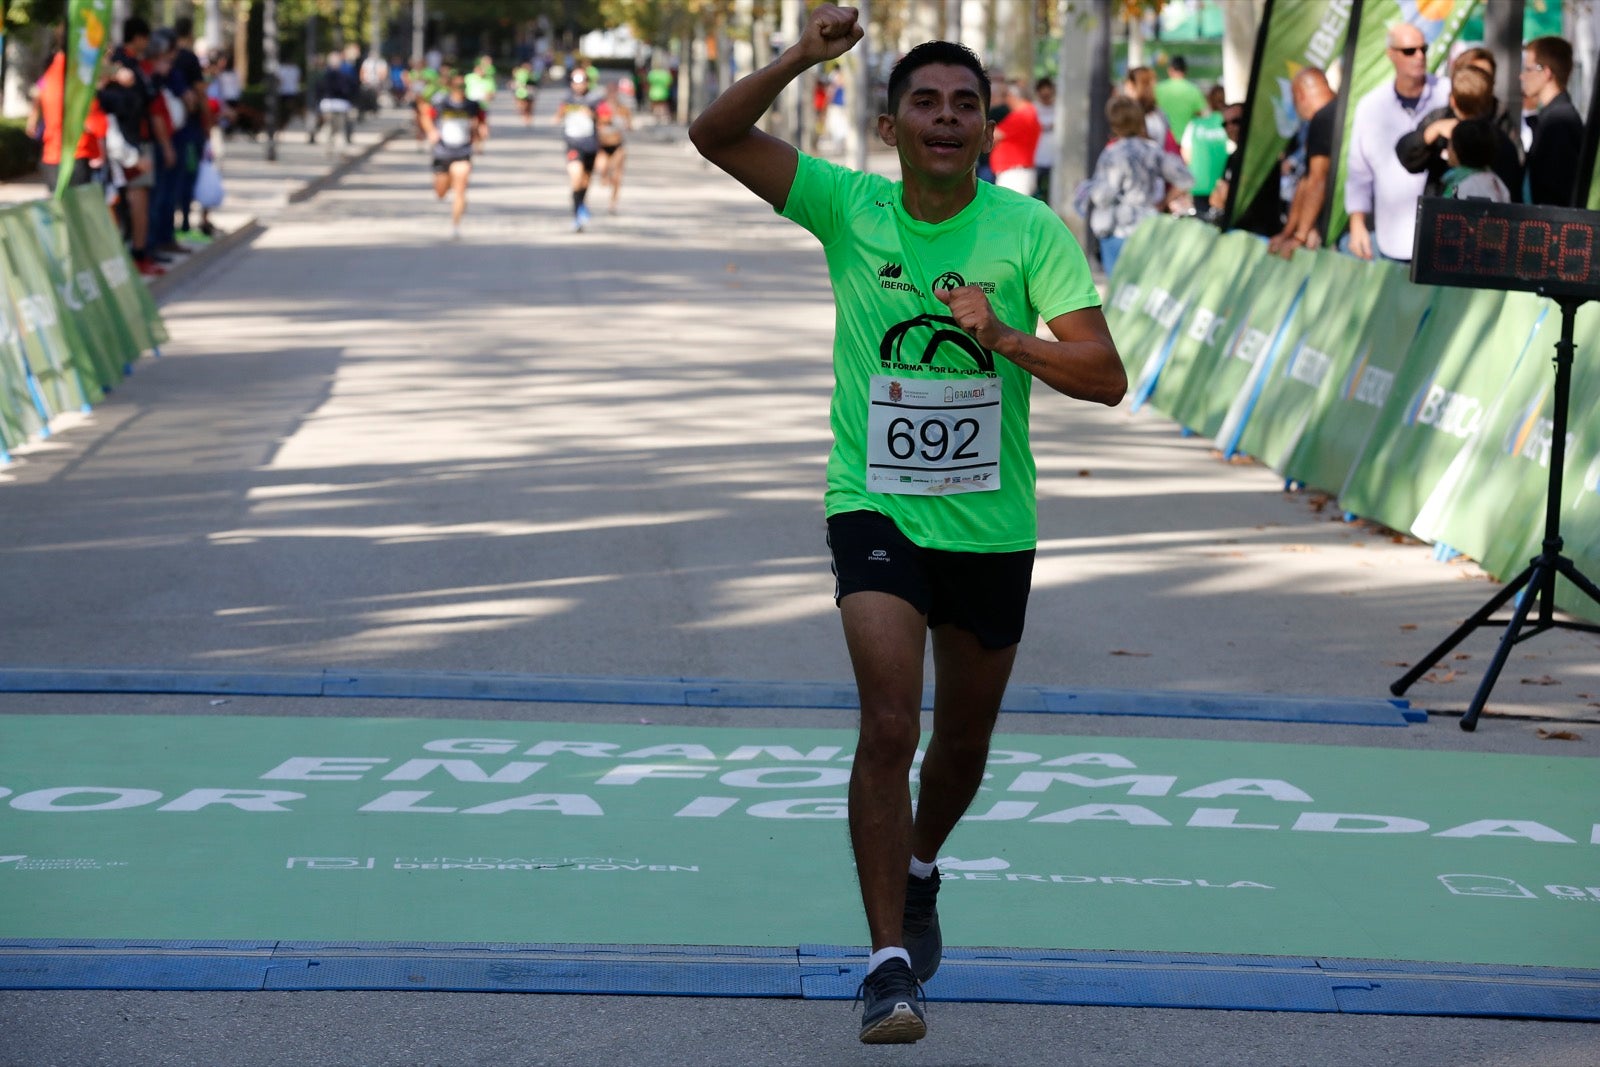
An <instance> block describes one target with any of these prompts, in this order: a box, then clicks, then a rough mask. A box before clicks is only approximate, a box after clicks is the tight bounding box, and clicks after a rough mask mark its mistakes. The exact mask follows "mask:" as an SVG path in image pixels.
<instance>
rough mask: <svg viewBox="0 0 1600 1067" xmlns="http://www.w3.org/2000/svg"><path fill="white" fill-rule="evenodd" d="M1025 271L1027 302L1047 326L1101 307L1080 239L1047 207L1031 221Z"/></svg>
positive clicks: (1035, 213) (1036, 213)
mask: <svg viewBox="0 0 1600 1067" xmlns="http://www.w3.org/2000/svg"><path fill="white" fill-rule="evenodd" d="M1023 269H1024V271H1025V272H1026V275H1027V285H1028V302H1029V303H1031V304H1032V305H1033V306H1034V307H1036V308H1038V309H1039V315H1040V316H1041V317H1042V318H1043V319H1044V320H1045V321H1046V322H1049V321H1050V320H1051V319H1053V318H1055V317H1056V316H1057V315H1065V314H1067V313H1068V312H1072V311H1081V310H1083V309H1084V308H1091V307H1099V306H1100V293H1099V291H1098V290H1096V289H1095V287H1094V277H1093V275H1092V274H1091V273H1090V271H1089V260H1088V258H1087V257H1086V256H1084V254H1083V249H1082V247H1080V246H1079V244H1078V239H1077V238H1076V237H1074V236H1072V231H1071V230H1069V229H1067V224H1066V223H1065V222H1062V221H1061V218H1060V217H1059V216H1058V215H1056V213H1055V212H1054V211H1051V210H1050V208H1049V207H1047V206H1046V205H1044V204H1040V205H1039V208H1038V209H1037V210H1035V211H1034V212H1033V216H1032V219H1031V220H1030V224H1029V227H1028V245H1027V249H1026V252H1025V256H1024V262H1023Z"/></svg>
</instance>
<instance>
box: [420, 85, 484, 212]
mask: <svg viewBox="0 0 1600 1067" xmlns="http://www.w3.org/2000/svg"><path fill="white" fill-rule="evenodd" d="M418 115H419V117H420V118H421V120H422V130H423V136H425V137H426V138H427V139H428V144H429V146H430V147H431V148H432V149H433V192H434V195H435V196H437V197H438V198H439V199H440V200H443V199H444V194H445V193H447V192H453V193H454V194H455V196H454V199H453V200H452V201H451V204H450V236H451V237H452V238H458V237H460V236H461V217H462V216H463V215H465V214H466V213H467V182H468V180H469V179H470V178H471V177H472V150H473V148H474V147H475V146H477V145H480V144H482V143H483V141H485V140H486V139H487V138H488V136H489V116H488V115H487V114H486V113H485V112H484V110H483V107H482V105H480V104H479V103H478V102H477V101H475V100H468V99H467V90H466V82H465V80H464V79H462V78H461V77H460V76H459V75H458V76H456V77H453V78H451V79H450V87H449V88H448V89H446V90H445V91H444V92H442V93H440V94H439V95H437V96H435V97H434V98H433V100H432V102H430V103H429V104H427V105H426V106H424V107H422V108H421V109H420V110H419V111H418Z"/></svg>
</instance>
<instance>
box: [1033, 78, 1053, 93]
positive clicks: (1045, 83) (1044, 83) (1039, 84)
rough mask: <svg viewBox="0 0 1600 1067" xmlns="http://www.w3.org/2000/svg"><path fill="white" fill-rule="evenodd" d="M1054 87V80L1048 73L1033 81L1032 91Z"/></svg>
mask: <svg viewBox="0 0 1600 1067" xmlns="http://www.w3.org/2000/svg"><path fill="white" fill-rule="evenodd" d="M1055 87H1056V80H1055V79H1054V78H1052V77H1050V75H1048V74H1046V75H1045V76H1044V77H1042V78H1040V79H1039V80H1038V81H1036V82H1034V83H1033V91H1034V92H1038V91H1039V90H1040V89H1054V88H1055Z"/></svg>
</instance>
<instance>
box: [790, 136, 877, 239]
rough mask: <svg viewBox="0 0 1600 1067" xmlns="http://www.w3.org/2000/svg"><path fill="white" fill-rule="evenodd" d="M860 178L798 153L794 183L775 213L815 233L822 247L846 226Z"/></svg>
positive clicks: (853, 172) (844, 229) (839, 167)
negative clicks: (781, 206)
mask: <svg viewBox="0 0 1600 1067" xmlns="http://www.w3.org/2000/svg"><path fill="white" fill-rule="evenodd" d="M863 178H864V175H860V174H857V173H856V172H855V171H853V170H846V169H845V168H844V167H841V166H839V165H838V164H835V163H830V162H828V161H827V160H824V159H818V158H817V157H815V156H808V155H806V154H805V153H804V152H801V153H800V156H799V159H798V161H797V163H796V166H795V171H794V184H793V185H791V186H790V187H789V195H788V197H787V198H785V200H784V202H783V208H782V210H780V211H779V212H778V214H780V215H782V216H783V217H784V218H786V219H788V220H789V221H790V222H794V223H797V224H798V225H800V226H801V227H803V228H804V229H806V230H809V231H810V232H811V233H812V234H814V235H816V238H817V240H819V241H821V242H822V244H823V245H824V247H826V246H827V245H831V244H833V242H834V241H836V240H838V239H839V237H841V236H842V235H843V234H844V233H845V232H846V230H847V229H848V226H847V219H848V217H849V211H850V208H851V206H852V205H853V204H854V203H855V202H856V195H857V194H858V192H859V191H858V190H857V188H856V186H857V185H859V184H861V179H863Z"/></svg>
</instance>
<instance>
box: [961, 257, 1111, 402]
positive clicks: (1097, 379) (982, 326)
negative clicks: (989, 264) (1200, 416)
mask: <svg viewBox="0 0 1600 1067" xmlns="http://www.w3.org/2000/svg"><path fill="white" fill-rule="evenodd" d="M934 295H935V296H937V297H938V298H939V299H940V300H941V301H943V302H944V303H945V304H947V305H949V307H950V314H951V317H952V318H954V319H955V320H956V324H957V325H958V326H960V327H961V328H962V329H963V330H965V331H967V333H969V334H971V335H972V338H973V339H974V340H975V341H977V342H978V343H979V344H980V345H982V346H983V347H985V348H987V349H989V350H990V351H992V352H998V353H1000V355H1002V356H1004V357H1005V358H1006V359H1009V360H1010V361H1011V362H1013V363H1015V364H1016V365H1017V366H1019V367H1021V368H1022V369H1023V370H1025V371H1027V372H1028V373H1029V374H1032V375H1033V376H1034V377H1035V378H1038V379H1039V380H1040V381H1041V382H1043V383H1044V384H1046V385H1048V386H1049V387H1050V388H1052V389H1054V390H1055V391H1056V392H1058V393H1061V394H1063V395H1065V396H1070V397H1073V398H1075V399H1078V400H1088V401H1090V402H1092V403H1096V404H1105V405H1106V406H1107V407H1116V406H1117V405H1118V404H1120V403H1121V402H1122V398H1123V396H1125V395H1126V394H1127V392H1128V372H1127V371H1126V370H1124V369H1123V366H1122V357H1121V356H1120V355H1118V354H1117V345H1116V342H1115V341H1113V340H1112V339H1111V330H1110V328H1109V327H1108V326H1106V319H1105V316H1104V315H1102V314H1101V313H1100V309H1099V308H1081V309H1079V310H1077V311H1069V312H1067V313H1066V314H1064V315H1057V316H1056V317H1055V318H1053V319H1051V320H1050V321H1049V322H1048V323H1046V325H1048V326H1049V327H1050V332H1051V333H1052V334H1053V335H1055V340H1054V341H1052V340H1050V339H1048V338H1045V337H1039V336H1037V335H1035V334H1031V333H1024V332H1023V331H1021V330H1014V329H1012V328H1011V327H1009V326H1007V325H1005V324H1004V323H1003V322H1001V321H1000V320H999V319H998V318H997V317H996V316H995V313H994V308H993V306H992V305H991V304H990V303H989V298H988V297H987V296H985V295H984V292H983V290H982V289H980V288H978V287H977V286H976V285H964V286H962V287H961V288H959V289H949V290H946V289H935V290H934Z"/></svg>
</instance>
